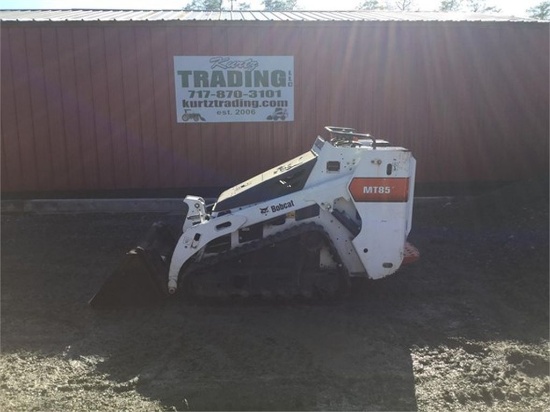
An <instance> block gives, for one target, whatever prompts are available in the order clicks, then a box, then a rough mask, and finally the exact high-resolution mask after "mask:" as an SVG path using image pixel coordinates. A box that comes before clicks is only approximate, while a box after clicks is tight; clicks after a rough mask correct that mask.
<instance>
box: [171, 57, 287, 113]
mask: <svg viewBox="0 0 550 412" xmlns="http://www.w3.org/2000/svg"><path fill="white" fill-rule="evenodd" d="M174 77H175V82H176V113H177V119H178V123H201V122H211V123H221V122H291V121H293V120H294V57H293V56H174Z"/></svg>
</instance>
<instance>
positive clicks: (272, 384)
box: [0, 182, 550, 411]
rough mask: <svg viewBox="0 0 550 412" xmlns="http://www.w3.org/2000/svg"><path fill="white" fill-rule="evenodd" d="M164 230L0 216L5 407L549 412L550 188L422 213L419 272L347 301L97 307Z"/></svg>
mask: <svg viewBox="0 0 550 412" xmlns="http://www.w3.org/2000/svg"><path fill="white" fill-rule="evenodd" d="M156 220H168V221H169V222H171V223H172V224H179V217H178V216H175V215H158V214H73V215H70V214H65V215H42V216H40V215H31V214H23V215H14V214H11V215H3V216H2V239H1V246H2V250H1V252H2V256H1V259H2V260H1V263H2V278H1V286H2V289H1V309H2V312H1V316H2V335H1V344H2V353H1V355H0V407H1V410H2V411H30V410H42V411H53V410H55V411H60V410H82V411H86V410H116V411H119V410H147V411H157V410H159V411H163V410H170V411H172V410H407V411H412V410H422V411H441V410H457V411H485V410H486V411H537V410H540V411H542V410H547V409H546V408H547V406H548V405H549V404H550V387H549V372H550V371H549V346H548V340H549V326H548V325H549V316H548V307H549V299H548V296H549V294H548V292H549V280H548V275H549V252H548V250H549V244H548V243H549V242H548V237H549V236H548V182H524V183H522V184H518V185H514V186H509V187H506V188H503V189H501V190H499V191H497V192H492V193H489V194H486V195H483V196H478V197H476V198H468V199H453V200H432V201H429V202H428V201H422V202H418V203H417V205H416V208H415V216H414V224H413V231H412V233H411V236H410V240H411V242H412V243H414V244H415V245H416V246H417V247H418V248H419V249H420V251H421V253H422V258H421V261H420V262H418V263H416V264H414V265H412V266H409V267H407V268H404V269H402V270H400V271H399V272H398V273H397V274H395V275H393V276H391V277H389V278H387V279H382V280H379V281H374V282H365V283H363V284H357V285H355V287H354V290H353V293H352V296H351V297H349V298H348V299H346V300H345V301H343V302H337V303H331V304H324V305H320V304H311V303H310V304H306V303H298V302H293V301H286V302H281V301H268V302H257V301H247V300H242V299H240V300H233V301H224V302H219V303H213V302H210V303H208V304H206V303H196V302H195V303H185V302H169V303H167V304H166V305H163V306H161V307H152V308H139V309H124V310H114V311H94V310H92V309H91V308H90V307H89V306H88V305H87V301H88V299H89V298H91V296H92V295H93V294H94V292H95V291H96V290H97V289H98V288H99V286H100V285H101V284H102V282H103V281H104V279H105V278H106V277H107V276H108V275H109V273H110V271H111V270H112V269H113V268H114V267H115V266H116V264H117V263H118V262H119V260H120V258H121V256H122V255H123V254H124V252H125V251H126V250H128V249H129V248H130V247H131V246H133V245H134V244H135V243H136V241H137V239H139V237H140V235H142V234H144V233H145V232H146V230H147V228H148V227H149V225H150V224H151V223H152V222H154V221H156Z"/></svg>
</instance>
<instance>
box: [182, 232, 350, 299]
mask: <svg viewBox="0 0 550 412" xmlns="http://www.w3.org/2000/svg"><path fill="white" fill-rule="evenodd" d="M309 232H318V233H321V234H322V235H323V237H324V238H325V239H326V240H327V241H328V247H329V252H330V254H331V256H332V258H333V260H334V261H335V262H336V263H337V265H338V271H339V272H340V275H341V276H342V279H343V280H345V281H344V282H343V284H344V286H343V287H341V290H339V291H338V292H337V293H335V295H334V296H325V297H324V299H327V300H331V299H334V298H335V297H337V296H340V295H343V294H346V293H347V292H348V290H347V289H348V287H349V278H348V276H347V271H346V270H345V268H344V266H343V265H342V261H341V259H340V256H339V254H338V252H337V250H336V248H335V247H334V244H333V242H332V240H331V238H330V236H329V235H328V233H327V232H326V231H325V229H324V228H323V226H321V225H319V224H317V223H314V222H308V223H302V224H300V225H297V226H293V227H291V228H289V229H286V230H283V231H280V232H277V233H275V234H273V235H270V236H267V237H265V238H263V239H260V240H257V241H253V242H248V243H246V244H244V245H242V246H238V247H235V248H233V249H231V250H228V251H225V252H220V253H218V254H216V255H215V256H210V257H207V258H204V259H202V260H201V261H199V262H194V263H193V264H192V265H190V267H189V268H188V270H187V271H186V272H187V273H186V274H185V277H187V276H193V275H194V272H196V271H200V270H204V269H207V268H209V267H213V266H215V265H218V264H220V263H223V262H226V261H229V260H233V259H236V258H238V257H240V256H244V255H246V254H248V253H252V252H256V251H259V250H261V249H263V248H266V247H270V246H273V245H277V244H278V243H280V242H283V241H285V240H288V239H291V238H294V237H296V236H300V235H302V234H305V233H309ZM197 278H200V275H197ZM182 281H183V279H180V282H182ZM310 292H311V293H310V296H315V293H314V292H315V291H313V290H312V291H310ZM317 298H318V296H317Z"/></svg>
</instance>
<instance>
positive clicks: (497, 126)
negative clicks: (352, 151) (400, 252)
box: [1, 21, 549, 192]
mask: <svg viewBox="0 0 550 412" xmlns="http://www.w3.org/2000/svg"><path fill="white" fill-rule="evenodd" d="M175 55H177V56H180V55H293V56H294V62H295V76H296V78H295V82H296V83H295V119H296V120H295V121H294V122H292V123H228V124H219V123H218V124H214V123H213V124H181V123H180V124H178V123H176V118H175V116H176V114H175V97H174V73H173V56H175ZM1 58H2V59H1V70H2V72H1V81H2V83H1V85H2V87H1V116H2V117H1V120H2V123H1V133H2V135H1V141H2V142H1V143H2V159H1V161H2V191H3V192H24V191H34V192H36V191H71V190H78V191H82V190H85V191H88V190H90V191H92V190H116V189H144V188H174V187H181V188H186V187H223V186H229V185H232V184H235V183H236V182H238V181H241V180H244V179H246V178H248V177H250V176H251V175H254V174H256V173H258V172H261V171H263V170H264V169H266V168H268V167H272V166H274V165H276V164H278V163H280V162H282V161H285V160H287V159H289V158H291V157H293V156H295V155H297V154H299V153H300V152H302V151H305V150H307V149H308V148H309V147H310V146H311V144H312V142H313V140H314V138H315V136H316V135H317V134H319V133H321V132H322V131H323V130H322V129H323V127H324V126H325V125H338V126H348V127H355V128H357V129H359V130H361V131H365V132H370V133H372V134H374V135H376V136H377V137H380V138H385V139H388V140H390V141H391V142H392V143H397V144H401V145H404V146H406V147H408V148H410V149H411V150H412V151H413V152H414V154H415V156H416V158H417V160H418V170H417V181H418V182H420V183H422V182H463V181H496V180H500V181H502V180H518V179H524V178H529V177H537V176H540V175H541V174H543V175H546V176H547V175H548V151H549V147H548V135H549V114H548V110H549V97H548V95H549V36H548V25H547V24H542V23H512V22H510V23H504V22H498V23H474V22H445V23H439V22H435V23H434V22H431V23H429V22H394V23H384V22H356V23H351V22H334V23H329V22H315V23H301V22H300V23H275V22H262V23H256V22H251V23H244V22H233V23H232V22H187V21H186V22H180V23H169V22H166V23H158V22H140V23H137V22H136V23H75V22H66V23H37V22H34V23H3V25H2V27H1Z"/></svg>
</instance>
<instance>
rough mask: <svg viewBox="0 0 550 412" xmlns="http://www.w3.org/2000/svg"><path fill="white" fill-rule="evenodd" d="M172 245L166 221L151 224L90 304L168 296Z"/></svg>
mask: <svg viewBox="0 0 550 412" xmlns="http://www.w3.org/2000/svg"><path fill="white" fill-rule="evenodd" d="M175 245H176V241H175V239H174V237H173V236H172V234H171V233H170V230H169V229H168V227H167V226H166V225H165V224H163V223H155V224H153V226H151V228H150V229H149V231H148V232H147V235H146V238H145V239H144V240H143V241H142V242H140V243H139V245H138V247H136V248H134V249H132V250H130V251H129V252H128V253H126V255H125V256H124V258H123V259H122V262H121V263H120V265H119V266H118V267H117V268H116V269H115V271H114V272H113V273H112V274H111V276H110V277H109V278H107V280H106V281H105V283H104V284H103V286H102V287H101V289H100V290H99V291H98V292H97V293H96V295H95V296H94V297H93V298H92V299H91V300H90V302H89V303H90V305H91V306H92V307H94V308H105V309H114V308H121V307H131V306H144V305H151V304H158V303H160V302H162V301H164V300H165V299H166V298H167V296H168V290H167V282H168V269H169V264H170V258H171V256H172V252H173V250H174V247H175Z"/></svg>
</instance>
